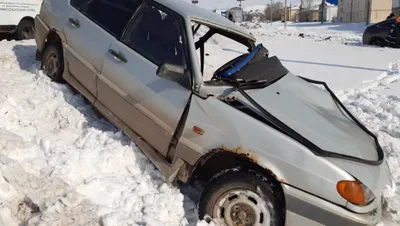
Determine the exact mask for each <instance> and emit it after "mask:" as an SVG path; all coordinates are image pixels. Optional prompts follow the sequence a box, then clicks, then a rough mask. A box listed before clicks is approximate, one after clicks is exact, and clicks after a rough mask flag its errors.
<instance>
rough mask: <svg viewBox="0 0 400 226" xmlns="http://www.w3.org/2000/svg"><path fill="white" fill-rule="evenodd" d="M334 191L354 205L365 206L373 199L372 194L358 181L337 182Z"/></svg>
mask: <svg viewBox="0 0 400 226" xmlns="http://www.w3.org/2000/svg"><path fill="white" fill-rule="evenodd" d="M336 190H337V192H338V193H339V194H340V196H342V197H343V198H344V199H346V200H347V201H349V202H351V203H353V204H356V205H361V206H364V205H367V204H369V203H370V202H371V201H373V200H374V199H375V195H374V193H372V191H371V190H369V188H367V187H366V186H365V185H364V184H362V183H360V182H358V181H347V180H342V181H339V182H338V183H337V185H336Z"/></svg>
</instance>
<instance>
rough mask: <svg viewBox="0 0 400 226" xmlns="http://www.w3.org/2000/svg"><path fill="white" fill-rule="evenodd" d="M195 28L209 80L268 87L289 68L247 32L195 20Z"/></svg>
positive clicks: (204, 76) (199, 58)
mask: <svg viewBox="0 0 400 226" xmlns="http://www.w3.org/2000/svg"><path fill="white" fill-rule="evenodd" d="M192 31H193V34H194V41H195V46H196V52H197V57H198V60H199V65H200V67H201V72H202V74H203V81H204V82H205V84H208V85H225V84H226V83H224V84H222V83H221V81H222V82H228V83H232V82H240V83H243V84H244V83H246V84H247V85H250V86H252V85H251V84H250V83H252V84H255V83H257V87H265V86H267V85H269V84H271V83H272V82H274V81H277V80H279V79H280V78H281V77H283V76H284V75H286V74H287V73H288V72H289V71H288V70H287V69H286V68H285V67H284V66H283V65H282V64H281V62H280V60H279V59H278V58H277V57H276V56H273V57H269V52H268V50H267V49H266V48H265V47H264V46H263V45H262V44H258V45H254V43H253V42H252V41H251V40H249V39H247V38H246V37H244V36H241V35H238V34H233V33H231V32H228V31H224V30H223V29H218V28H214V27H209V26H207V25H203V24H199V23H192Z"/></svg>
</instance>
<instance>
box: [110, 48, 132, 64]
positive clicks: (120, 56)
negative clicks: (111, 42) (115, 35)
mask: <svg viewBox="0 0 400 226" xmlns="http://www.w3.org/2000/svg"><path fill="white" fill-rule="evenodd" d="M108 52H109V53H110V54H111V55H112V56H113V58H114V60H116V61H118V62H119V63H127V62H128V60H127V59H126V58H125V56H124V54H122V53H121V52H117V51H115V50H113V49H109V50H108Z"/></svg>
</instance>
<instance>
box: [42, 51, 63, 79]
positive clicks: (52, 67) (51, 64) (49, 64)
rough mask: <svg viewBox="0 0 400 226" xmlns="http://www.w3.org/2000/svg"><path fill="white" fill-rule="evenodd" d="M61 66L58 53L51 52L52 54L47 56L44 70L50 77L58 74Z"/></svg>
mask: <svg viewBox="0 0 400 226" xmlns="http://www.w3.org/2000/svg"><path fill="white" fill-rule="evenodd" d="M58 68H59V64H58V60H57V54H56V53H55V52H52V53H50V55H49V56H48V57H47V60H46V62H45V64H44V68H43V69H44V72H45V74H46V75H47V76H49V77H50V78H54V77H55V76H56V74H57V71H58Z"/></svg>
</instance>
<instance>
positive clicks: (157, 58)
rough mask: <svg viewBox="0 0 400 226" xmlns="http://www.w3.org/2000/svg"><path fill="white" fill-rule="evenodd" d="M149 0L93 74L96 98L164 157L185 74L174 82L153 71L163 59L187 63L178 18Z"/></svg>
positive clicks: (184, 99) (185, 93)
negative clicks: (97, 77) (99, 69)
mask: <svg viewBox="0 0 400 226" xmlns="http://www.w3.org/2000/svg"><path fill="white" fill-rule="evenodd" d="M150 4H153V3H146V4H144V5H143V7H142V9H141V10H140V12H138V13H137V15H136V16H135V17H134V19H133V23H132V25H131V26H130V27H129V28H128V29H127V31H126V33H125V35H124V37H123V38H122V40H121V41H119V42H114V43H113V44H112V45H111V46H110V48H109V49H108V51H106V52H105V54H106V57H105V60H104V64H103V69H102V73H101V75H100V76H99V79H98V83H97V86H98V101H99V102H101V103H102V104H103V105H105V106H107V107H108V108H109V109H110V110H111V111H112V112H114V114H116V115H117V116H118V117H119V118H120V119H122V120H123V121H124V122H125V124H127V125H128V126H129V127H130V128H131V129H132V130H134V131H135V132H136V133H138V134H139V135H140V136H141V137H142V138H144V140H146V141H147V142H149V143H150V144H151V145H152V146H153V147H154V148H155V149H157V150H158V151H159V152H160V153H161V154H163V155H164V156H166V155H167V151H168V147H169V143H170V142H171V139H172V137H173V134H174V132H175V130H176V128H177V127H178V123H179V120H180V118H181V116H182V113H183V112H184V109H185V107H186V105H187V103H188V100H189V98H190V94H191V89H190V78H189V77H190V75H187V76H186V77H182V78H183V80H182V81H183V82H181V83H177V82H174V81H170V80H167V79H163V78H161V77H158V76H157V74H156V73H157V69H158V68H159V66H160V65H162V64H163V63H172V64H175V65H180V66H183V67H185V68H188V67H187V60H186V59H188V58H187V51H186V48H184V46H185V40H186V35H184V33H185V32H184V30H183V27H184V23H183V19H182V18H181V17H179V16H178V15H177V14H175V13H173V12H172V11H170V10H168V9H166V8H164V7H162V6H159V5H158V6H157V8H155V7H153V6H151V5H150Z"/></svg>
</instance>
